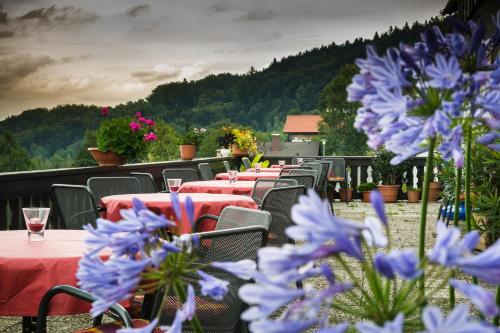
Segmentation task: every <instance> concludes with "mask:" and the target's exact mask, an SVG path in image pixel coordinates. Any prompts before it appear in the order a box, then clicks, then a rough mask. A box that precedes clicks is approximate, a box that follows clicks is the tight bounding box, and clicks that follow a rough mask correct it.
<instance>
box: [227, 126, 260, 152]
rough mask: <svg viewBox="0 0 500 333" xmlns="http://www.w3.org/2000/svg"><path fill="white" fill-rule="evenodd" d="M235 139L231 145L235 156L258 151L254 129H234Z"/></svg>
mask: <svg viewBox="0 0 500 333" xmlns="http://www.w3.org/2000/svg"><path fill="white" fill-rule="evenodd" d="M233 134H234V141H233V144H232V146H231V153H232V154H233V156H246V155H248V154H251V153H255V152H256V151H257V143H256V140H255V136H254V135H253V132H252V130H250V129H233Z"/></svg>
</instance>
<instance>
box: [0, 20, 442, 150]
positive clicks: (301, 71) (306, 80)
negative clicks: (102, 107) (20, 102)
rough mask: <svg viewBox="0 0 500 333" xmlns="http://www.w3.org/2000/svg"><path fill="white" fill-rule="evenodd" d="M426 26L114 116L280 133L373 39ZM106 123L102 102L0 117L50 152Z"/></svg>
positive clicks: (156, 94) (313, 53)
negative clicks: (228, 122) (229, 123)
mask: <svg viewBox="0 0 500 333" xmlns="http://www.w3.org/2000/svg"><path fill="white" fill-rule="evenodd" d="M435 22H436V21H434V23H435ZM427 25H428V24H427V23H426V24H419V23H414V24H413V25H412V26H411V27H410V26H409V25H408V24H406V25H405V26H404V27H403V28H392V27H390V28H389V30H388V31H387V32H385V33H383V34H381V35H378V34H375V36H374V38H373V39H372V40H362V39H356V40H355V41H353V42H346V43H344V44H342V45H336V44H330V45H328V46H322V47H319V48H315V49H312V50H309V51H305V52H300V53H298V54H296V55H292V56H289V57H286V58H283V59H281V60H279V61H277V60H276V59H274V60H273V61H272V62H271V64H270V65H269V67H267V68H265V69H263V70H260V71H256V70H255V69H253V68H251V69H250V70H249V71H248V73H246V74H243V75H235V74H227V73H226V74H219V75H209V76H207V77H205V78H204V79H201V80H198V81H189V82H188V81H183V82H173V83H168V84H163V85H160V86H158V87H156V88H155V89H154V90H153V91H152V93H151V94H150V95H149V96H148V97H147V98H145V99H144V100H139V101H135V102H128V103H126V104H121V105H119V106H117V107H116V108H114V110H113V112H112V113H113V114H115V115H123V114H129V115H132V111H143V112H145V113H146V114H147V115H148V116H152V117H161V118H162V119H163V120H165V121H167V122H168V123H170V124H172V125H174V127H176V128H177V129H181V130H182V128H184V127H185V125H186V124H190V125H196V126H205V127H208V126H210V125H211V124H214V123H216V122H217V121H219V120H223V119H229V120H231V121H233V122H235V123H239V124H243V125H249V126H252V127H254V128H255V129H257V130H259V131H271V130H281V129H282V126H283V121H284V119H285V117H286V115H287V114H289V113H308V112H318V108H319V106H318V105H319V95H320V93H321V91H322V89H323V88H324V87H325V85H326V84H327V83H328V82H330V80H331V79H332V78H333V76H334V75H335V74H336V72H337V71H338V69H339V68H340V67H341V66H342V65H344V64H346V63H352V62H353V61H354V60H355V59H356V58H358V57H363V56H364V54H365V47H366V45H367V44H370V43H373V44H375V46H376V48H377V49H378V50H379V52H383V51H384V50H385V49H386V48H387V47H389V46H397V45H398V44H399V43H400V42H401V41H404V42H407V43H413V42H415V41H416V40H417V39H419V36H420V33H421V32H422V31H423V30H424V29H425V27H426V26H427ZM333 33H334V32H332V34H333ZM100 120H101V118H100V117H99V112H98V107H97V106H84V105H64V106H58V107H55V108H53V109H51V110H48V109H45V108H39V109H34V110H27V111H25V112H23V113H22V114H20V115H19V116H13V117H10V118H8V119H6V120H4V121H2V122H0V131H4V130H10V131H11V132H13V133H15V138H16V140H17V141H18V142H19V143H20V144H21V145H22V146H24V147H25V148H26V149H28V151H29V152H30V153H31V154H32V155H42V156H51V155H52V154H53V153H54V152H55V151H56V150H57V149H64V148H66V147H68V146H69V145H72V144H75V143H76V142H77V141H79V140H82V137H83V133H84V132H85V130H86V129H95V128H97V126H98V124H99V121H100Z"/></svg>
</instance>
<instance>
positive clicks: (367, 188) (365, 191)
mask: <svg viewBox="0 0 500 333" xmlns="http://www.w3.org/2000/svg"><path fill="white" fill-rule="evenodd" d="M375 189H377V184H375V183H361V184H359V185H358V188H357V190H358V192H361V196H362V198H361V200H362V201H363V202H370V192H371V191H373V190H375Z"/></svg>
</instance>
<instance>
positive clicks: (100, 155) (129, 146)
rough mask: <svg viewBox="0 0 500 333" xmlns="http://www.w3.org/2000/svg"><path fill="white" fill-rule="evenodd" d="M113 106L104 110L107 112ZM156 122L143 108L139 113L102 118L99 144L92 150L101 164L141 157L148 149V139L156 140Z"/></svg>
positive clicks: (117, 163)
mask: <svg viewBox="0 0 500 333" xmlns="http://www.w3.org/2000/svg"><path fill="white" fill-rule="evenodd" d="M103 110H109V108H103V109H102V110H101V114H102V115H103V116H107V115H108V114H109V111H107V112H104V111H103ZM154 126H155V122H154V121H153V120H151V119H147V118H144V117H143V116H142V114H141V113H140V112H136V114H135V117H116V118H110V119H106V120H104V121H102V122H101V124H100V126H99V129H98V130H97V132H96V140H97V147H90V148H88V151H89V152H90V154H91V155H92V157H93V158H94V159H95V160H96V162H97V163H98V164H99V166H118V165H122V164H124V163H125V162H126V161H127V160H129V161H130V160H138V159H140V158H142V157H143V156H144V155H145V153H146V146H145V145H144V142H148V141H155V140H156V139H157V136H156V134H155V133H154Z"/></svg>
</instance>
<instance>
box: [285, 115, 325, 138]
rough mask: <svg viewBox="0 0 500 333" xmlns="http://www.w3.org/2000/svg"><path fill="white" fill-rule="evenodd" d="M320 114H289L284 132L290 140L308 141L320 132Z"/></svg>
mask: <svg viewBox="0 0 500 333" xmlns="http://www.w3.org/2000/svg"><path fill="white" fill-rule="evenodd" d="M321 120H322V118H321V116H320V115H312V114H306V115H289V116H287V117H286V121H285V127H284V129H283V132H284V133H285V134H288V140H289V141H299V140H300V141H308V140H311V139H312V137H313V136H315V135H318V134H319V123H320V122H321Z"/></svg>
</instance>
